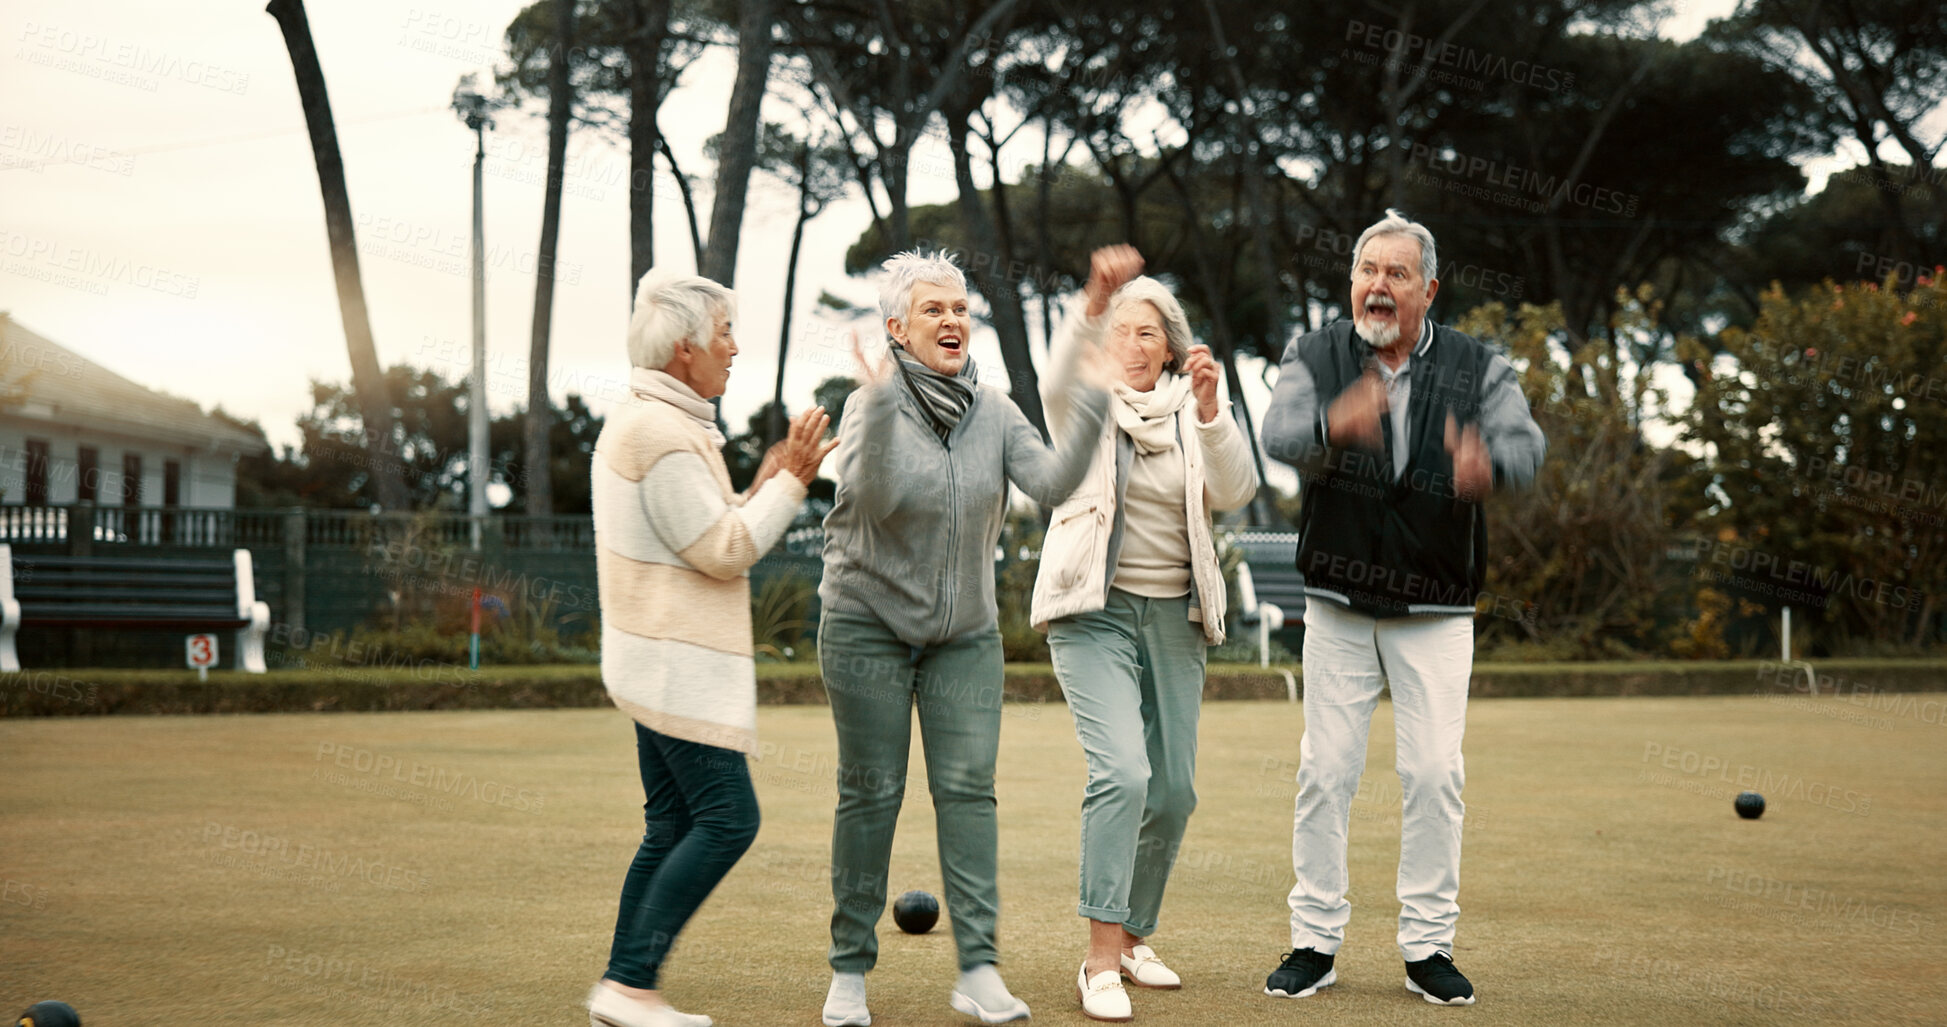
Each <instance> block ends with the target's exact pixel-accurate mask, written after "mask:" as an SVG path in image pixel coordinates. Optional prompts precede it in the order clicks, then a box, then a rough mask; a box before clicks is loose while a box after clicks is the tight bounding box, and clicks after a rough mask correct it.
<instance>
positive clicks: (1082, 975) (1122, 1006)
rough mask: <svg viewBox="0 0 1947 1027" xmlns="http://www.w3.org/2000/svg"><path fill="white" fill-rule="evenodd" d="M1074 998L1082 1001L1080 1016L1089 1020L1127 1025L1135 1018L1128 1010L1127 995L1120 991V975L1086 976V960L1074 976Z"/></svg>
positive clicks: (1105, 973) (1108, 971) (1101, 974)
mask: <svg viewBox="0 0 1947 1027" xmlns="http://www.w3.org/2000/svg"><path fill="white" fill-rule="evenodd" d="M1075 997H1076V998H1079V999H1081V1000H1082V1015H1083V1016H1086V1017H1088V1018H1089V1019H1091V1020H1106V1021H1108V1022H1110V1023H1127V1022H1129V1021H1130V1020H1133V1019H1135V1018H1136V1015H1135V1014H1134V1013H1132V1012H1130V1010H1129V993H1128V992H1127V991H1124V990H1122V975H1121V974H1119V973H1117V972H1115V971H1114V970H1104V971H1102V972H1101V973H1099V974H1096V975H1095V976H1093V977H1090V976H1089V975H1088V960H1086V959H1085V960H1082V968H1081V969H1080V970H1079V971H1077V972H1076V974H1075Z"/></svg>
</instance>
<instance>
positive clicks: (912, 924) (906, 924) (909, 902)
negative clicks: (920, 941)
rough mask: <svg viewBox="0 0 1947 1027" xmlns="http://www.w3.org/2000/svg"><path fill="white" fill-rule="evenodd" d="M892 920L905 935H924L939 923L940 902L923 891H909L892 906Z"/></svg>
mask: <svg viewBox="0 0 1947 1027" xmlns="http://www.w3.org/2000/svg"><path fill="white" fill-rule="evenodd" d="M892 920H893V922H894V923H896V924H898V925H899V929H900V930H902V931H905V932H906V933H907V934H925V933H926V932H927V931H930V930H932V929H933V925H934V924H937V923H939V922H940V900H938V899H936V898H934V897H933V896H932V895H930V894H928V893H927V892H923V891H909V892H907V893H906V894H904V895H901V896H899V898H898V899H896V900H894V902H893V904H892Z"/></svg>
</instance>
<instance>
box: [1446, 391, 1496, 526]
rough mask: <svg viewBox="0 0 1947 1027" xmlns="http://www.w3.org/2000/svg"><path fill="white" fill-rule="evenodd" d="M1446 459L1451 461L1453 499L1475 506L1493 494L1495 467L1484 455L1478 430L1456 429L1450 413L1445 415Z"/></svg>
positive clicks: (1483, 443) (1485, 444)
mask: <svg viewBox="0 0 1947 1027" xmlns="http://www.w3.org/2000/svg"><path fill="white" fill-rule="evenodd" d="M1447 455H1448V456H1451V457H1452V458H1453V492H1454V498H1456V499H1460V500H1463V501H1465V502H1469V503H1474V502H1479V501H1480V499H1481V498H1482V497H1484V496H1486V495H1487V494H1488V493H1489V492H1492V491H1493V490H1494V464H1493V461H1492V460H1490V459H1489V457H1488V455H1487V443H1485V442H1483V441H1481V430H1480V428H1479V426H1477V425H1473V424H1469V425H1468V426H1467V427H1466V428H1464V429H1461V428H1458V427H1457V426H1456V425H1455V423H1454V419H1453V414H1452V413H1451V412H1449V413H1448V414H1447Z"/></svg>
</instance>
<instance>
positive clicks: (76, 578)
mask: <svg viewBox="0 0 1947 1027" xmlns="http://www.w3.org/2000/svg"><path fill="white" fill-rule="evenodd" d="M23 627H27V628H60V627H66V628H141V629H164V630H166V629H171V628H180V629H184V630H186V631H209V630H224V629H233V630H235V631H236V657H235V658H236V661H237V666H238V667H239V668H240V669H242V670H245V671H248V672H249V673H252V674H262V673H263V672H264V670H265V667H264V634H265V632H267V631H268V630H269V629H270V607H269V606H267V605H265V604H264V603H261V602H259V601H258V600H257V585H256V579H255V578H254V577H253V575H252V573H251V565H250V550H248V549H238V550H236V551H235V552H233V553H232V554H231V555H229V556H227V557H225V556H201V557H199V556H169V557H147V556H18V557H17V556H15V555H13V547H12V546H10V545H0V671H16V670H19V669H20V656H19V653H18V651H17V650H16V649H15V646H14V637H15V635H16V634H17V633H18V632H19V631H20V629H21V628H23Z"/></svg>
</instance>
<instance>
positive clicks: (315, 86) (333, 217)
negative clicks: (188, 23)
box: [264, 0, 412, 510]
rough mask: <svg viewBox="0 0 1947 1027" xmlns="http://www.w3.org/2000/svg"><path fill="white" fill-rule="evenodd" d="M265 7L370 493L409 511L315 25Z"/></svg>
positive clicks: (276, 3)
mask: <svg viewBox="0 0 1947 1027" xmlns="http://www.w3.org/2000/svg"><path fill="white" fill-rule="evenodd" d="M264 10H265V11H266V12H268V13H269V14H270V16H271V17H273V18H275V19H277V27H278V28H279V29H280V30H282V31H283V33H284V46H285V48H286V49H288V50H289V51H290V53H291V70H292V71H293V72H295V73H296V75H297V92H298V99H299V102H300V103H302V104H303V106H304V123H305V125H306V127H307V128H309V129H310V133H311V156H312V159H313V160H315V161H316V162H317V165H318V187H319V191H320V192H321V193H322V194H323V196H324V208H325V232H326V235H327V237H328V238H329V239H330V242H331V270H332V275H333V277H334V278H335V279H336V280H337V283H338V314H339V316H340V318H342V319H343V321H344V324H345V348H346V349H347V350H348V351H349V353H350V356H351V363H352V390H353V391H354V392H355V393H357V394H358V409H359V416H360V417H361V418H362V419H363V420H364V422H365V432H366V434H367V436H368V438H369V439H370V440H371V441H370V442H369V443H368V445H369V447H370V448H369V449H368V453H369V454H370V455H371V456H372V457H373V458H374V459H373V460H372V462H371V465H370V466H371V472H372V491H373V493H374V498H376V499H377V500H378V503H379V505H380V506H381V507H384V508H386V509H388V510H404V509H407V508H408V507H410V506H411V505H412V504H411V500H410V499H409V498H408V496H407V493H406V482H405V477H404V476H403V475H402V474H401V473H400V469H399V456H398V453H397V447H396V444H395V443H394V442H393V439H392V432H393V419H392V397H391V396H390V395H389V394H388V391H387V389H386V387H385V374H384V372H383V371H382V370H381V369H380V367H379V354H378V347H377V345H376V344H375V343H373V341H372V321H371V315H370V314H369V313H368V312H367V311H366V309H365V286H364V283H363V281H362V280H361V279H360V277H359V272H358V241H357V239H356V237H355V235H354V232H353V227H352V225H353V223H352V201H351V194H350V192H349V191H348V190H347V189H346V188H345V160H344V157H343V156H341V155H340V154H339V152H338V129H337V127H336V126H335V125H334V124H333V122H332V118H331V97H330V96H329V95H327V94H326V92H325V80H324V69H323V68H322V67H320V66H319V64H318V50H317V47H316V45H315V44H313V43H312V41H311V23H310V21H309V19H307V18H306V17H305V14H304V0H271V2H270V5H269V6H267V7H265V8H264Z"/></svg>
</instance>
